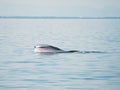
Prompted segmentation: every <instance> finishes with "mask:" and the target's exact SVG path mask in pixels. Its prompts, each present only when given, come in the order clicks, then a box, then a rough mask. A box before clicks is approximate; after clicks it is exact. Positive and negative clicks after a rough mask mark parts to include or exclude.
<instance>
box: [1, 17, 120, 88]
mask: <svg viewBox="0 0 120 90" xmlns="http://www.w3.org/2000/svg"><path fill="white" fill-rule="evenodd" d="M36 44H49V45H53V46H56V47H59V48H61V49H64V50H80V51H100V52H101V53H97V52H96V53H92V52H91V53H87V52H84V53H81V52H76V53H60V54H51V55H44V54H40V53H35V52H34V51H33V50H34V45H36ZM0 90H120V19H17V18H16V19H15V18H14V19H12V18H11V19H8V18H7V19H2V18H1V19H0Z"/></svg>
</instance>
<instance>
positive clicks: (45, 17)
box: [0, 16, 120, 19]
mask: <svg viewBox="0 0 120 90" xmlns="http://www.w3.org/2000/svg"><path fill="white" fill-rule="evenodd" d="M0 19H120V17H55V16H40V17H39V16H0Z"/></svg>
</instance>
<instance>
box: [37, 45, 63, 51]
mask: <svg viewBox="0 0 120 90" xmlns="http://www.w3.org/2000/svg"><path fill="white" fill-rule="evenodd" d="M39 46H40V48H43V49H44V48H45V49H52V50H62V49H60V48H58V47H55V46H51V45H46V44H42V45H39Z"/></svg>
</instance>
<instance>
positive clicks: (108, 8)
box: [0, 0, 120, 17]
mask: <svg viewBox="0 0 120 90" xmlns="http://www.w3.org/2000/svg"><path fill="white" fill-rule="evenodd" d="M0 16H69V17H71V16H83V17H86V16H108V17H119V16H120V0H0Z"/></svg>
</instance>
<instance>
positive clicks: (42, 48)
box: [34, 44, 79, 53]
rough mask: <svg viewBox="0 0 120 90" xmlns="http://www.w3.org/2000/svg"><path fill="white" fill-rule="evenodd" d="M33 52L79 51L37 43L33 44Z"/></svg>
mask: <svg viewBox="0 0 120 90" xmlns="http://www.w3.org/2000/svg"><path fill="white" fill-rule="evenodd" d="M34 52H37V53H73V52H79V51H78V50H69V51H65V50H63V49H60V48H58V47H55V46H52V45H47V44H39V45H36V46H34Z"/></svg>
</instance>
